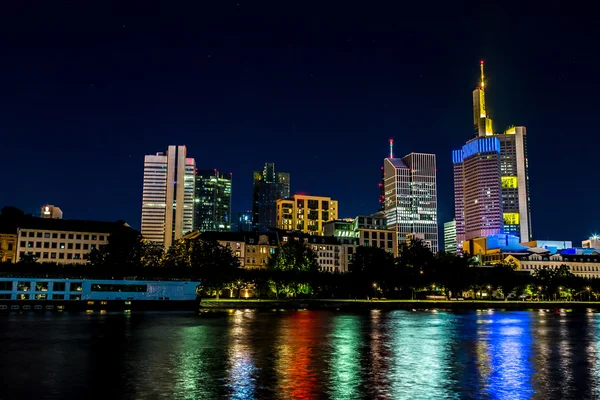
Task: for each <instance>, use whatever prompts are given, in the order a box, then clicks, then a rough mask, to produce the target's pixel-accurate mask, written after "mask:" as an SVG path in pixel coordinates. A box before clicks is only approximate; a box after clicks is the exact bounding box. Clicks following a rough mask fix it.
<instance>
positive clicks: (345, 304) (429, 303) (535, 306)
mask: <svg viewBox="0 0 600 400" xmlns="http://www.w3.org/2000/svg"><path fill="white" fill-rule="evenodd" d="M555 308H559V309H570V310H586V309H594V310H599V311H600V302H561V301H480V300H475V301H456V300H454V301H445V300H376V301H368V300H328V299H306V300H298V299H290V300H288V299H281V300H271V299H268V300H257V299H251V300H237V299H218V300H217V299H202V301H201V302H200V309H201V310H219V309H262V310H282V309H283V310H298V309H307V310H349V311H351V310H371V309H380V310H431V309H440V310H487V309H496V310H547V309H548V310H554V309H555Z"/></svg>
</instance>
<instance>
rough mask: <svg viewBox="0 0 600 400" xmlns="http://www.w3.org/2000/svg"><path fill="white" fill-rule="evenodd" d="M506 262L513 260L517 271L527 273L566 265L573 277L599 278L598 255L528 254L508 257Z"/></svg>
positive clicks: (599, 264) (599, 260)
mask: <svg viewBox="0 0 600 400" xmlns="http://www.w3.org/2000/svg"><path fill="white" fill-rule="evenodd" d="M508 260H513V261H514V262H515V263H516V264H517V268H518V269H519V270H521V271H527V272H529V273H533V272H534V271H535V270H538V269H544V268H546V269H547V268H558V267H560V266H561V265H566V266H567V267H568V268H569V270H570V271H571V273H572V274H574V275H575V276H579V277H582V278H587V279H592V278H595V279H597V278H600V255H598V254H586V255H584V254H552V255H550V254H530V255H527V256H508V257H507V258H506V259H505V261H508Z"/></svg>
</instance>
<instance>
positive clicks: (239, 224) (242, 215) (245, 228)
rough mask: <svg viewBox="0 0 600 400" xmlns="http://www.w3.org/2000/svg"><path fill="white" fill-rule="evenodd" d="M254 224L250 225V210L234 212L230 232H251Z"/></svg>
mask: <svg viewBox="0 0 600 400" xmlns="http://www.w3.org/2000/svg"><path fill="white" fill-rule="evenodd" d="M253 229H254V224H253V223H252V210H248V211H244V212H236V213H235V214H234V219H233V222H232V223H231V231H232V232H252V231H253Z"/></svg>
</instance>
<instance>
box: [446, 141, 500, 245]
mask: <svg viewBox="0 0 600 400" xmlns="http://www.w3.org/2000/svg"><path fill="white" fill-rule="evenodd" d="M452 162H453V164H454V212H455V215H456V236H457V242H458V243H462V242H463V241H465V240H470V239H472V238H475V237H480V236H489V235H496V234H499V233H501V232H502V226H503V216H502V189H501V180H500V141H499V140H498V139H497V138H495V137H481V138H476V139H473V140H471V141H469V142H468V143H467V144H466V145H464V146H463V147H462V149H460V150H454V151H453V152H452Z"/></svg>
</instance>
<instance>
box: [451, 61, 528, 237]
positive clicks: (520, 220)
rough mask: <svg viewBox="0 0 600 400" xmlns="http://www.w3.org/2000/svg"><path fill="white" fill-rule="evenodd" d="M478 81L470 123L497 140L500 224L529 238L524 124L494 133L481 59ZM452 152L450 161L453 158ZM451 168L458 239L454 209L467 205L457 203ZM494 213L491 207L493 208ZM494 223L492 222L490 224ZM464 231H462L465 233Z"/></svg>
mask: <svg viewBox="0 0 600 400" xmlns="http://www.w3.org/2000/svg"><path fill="white" fill-rule="evenodd" d="M480 68H481V80H480V83H479V85H478V87H477V88H476V89H475V90H474V91H473V123H474V131H475V138H496V139H498V143H499V148H498V152H499V155H500V156H499V175H500V178H499V179H500V182H501V201H502V227H501V231H502V232H503V233H507V234H512V235H517V236H519V237H520V238H521V241H522V242H527V241H530V240H531V239H532V231H531V206H530V204H531V200H530V196H529V193H530V192H529V162H528V159H527V135H526V133H527V130H526V129H525V127H524V126H513V127H510V128H509V129H507V130H506V131H505V132H503V133H494V130H493V125H492V119H491V118H490V113H489V110H488V109H489V107H487V105H486V100H485V78H484V74H483V61H482V62H481V64H480ZM455 159H456V158H455V156H454V155H453V160H455ZM454 169H455V188H454V191H455V199H456V200H455V201H456V202H457V205H456V209H457V214H456V216H455V217H456V220H457V231H458V237H459V243H460V240H461V239H462V240H464V238H463V237H462V226H463V224H464V222H463V221H462V219H463V215H459V214H458V210H464V208H465V207H468V204H464V205H463V204H458V203H460V202H461V201H463V200H462V199H463V195H462V194H461V190H464V187H465V186H464V185H461V184H460V182H458V183H457V181H456V175H457V171H456V170H457V163H456V162H454ZM493 211H494V212H495V210H493ZM493 224H495V222H494V223H493ZM465 234H466V232H465Z"/></svg>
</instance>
